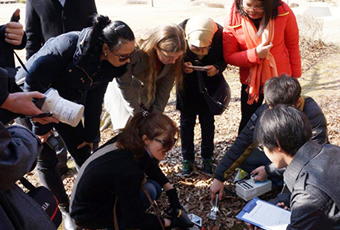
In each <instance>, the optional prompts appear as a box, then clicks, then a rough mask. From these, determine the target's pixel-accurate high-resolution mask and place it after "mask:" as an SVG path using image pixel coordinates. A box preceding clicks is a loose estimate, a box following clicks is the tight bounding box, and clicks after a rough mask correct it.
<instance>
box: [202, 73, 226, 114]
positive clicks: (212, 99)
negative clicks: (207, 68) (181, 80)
mask: <svg viewBox="0 0 340 230" xmlns="http://www.w3.org/2000/svg"><path fill="white" fill-rule="evenodd" d="M197 77H198V87H199V91H200V93H202V94H203V96H204V99H205V101H206V102H207V104H208V107H209V110H210V112H211V113H212V114H213V115H221V114H222V113H223V112H224V110H226V108H227V107H228V105H229V102H230V97H231V93H230V87H229V85H228V83H227V81H226V80H225V79H224V77H223V80H222V82H221V84H220V85H219V87H218V89H217V90H216V91H215V92H213V93H210V92H208V89H207V88H206V87H205V84H204V80H203V76H202V73H201V72H200V71H197Z"/></svg>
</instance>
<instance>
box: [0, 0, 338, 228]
mask: <svg viewBox="0 0 340 230" xmlns="http://www.w3.org/2000/svg"><path fill="white" fill-rule="evenodd" d="M293 2H296V3H298V4H299V5H300V6H299V8H294V12H296V14H297V15H303V14H307V13H308V12H312V11H310V10H311V7H327V8H328V9H329V12H330V15H327V14H326V15H321V16H318V18H319V19H322V20H323V21H324V25H323V35H324V38H323V40H324V41H326V42H327V44H328V43H330V42H332V43H335V44H337V45H339V44H340V39H339V33H340V10H339V9H340V8H339V6H337V5H333V4H331V5H330V4H327V3H320V2H307V1H305V0H296V1H292V0H290V1H289V3H293ZM96 3H97V8H98V12H99V13H101V14H104V15H108V16H109V17H110V18H111V19H112V20H122V21H125V22H126V23H127V24H129V25H130V26H131V28H132V29H133V31H134V32H135V34H136V35H137V36H138V35H140V34H142V33H143V32H144V31H145V30H146V29H148V28H151V27H153V26H156V25H159V24H162V23H170V22H172V23H179V22H181V21H182V20H184V19H186V18H189V17H191V16H194V15H205V16H208V17H211V18H212V19H214V20H215V21H216V22H218V23H220V24H223V21H224V18H225V17H226V15H227V14H228V9H229V8H230V5H231V3H232V0H223V1H222V0H214V1H209V0H206V1H204V0H202V1H195V0H172V1H169V0H154V1H153V4H154V7H151V1H144V0H127V1H125V0H117V1H112V0H97V1H96ZM132 3H135V4H132ZM136 3H139V4H136ZM145 3H146V4H145ZM16 8H20V9H21V11H22V16H21V18H22V23H23V22H24V18H25V15H24V11H25V5H24V4H6V5H0V25H1V24H4V23H6V22H7V20H8V19H9V18H10V16H11V12H13V11H14V10H15V9H16ZM312 10H313V8H312ZM306 12H307V13H306ZM327 12H328V11H327ZM308 14H309V13H308ZM312 53H313V52H312ZM315 53H317V52H316V51H315ZM19 54H20V56H21V57H24V55H25V53H24V51H21V52H19ZM304 58H305V59H304V60H305V62H304V63H307V62H308V61H310V60H309V59H311V58H312V55H311V56H307V57H304ZM313 60H316V61H313V62H311V63H312V64H311V65H308V67H306V64H304V67H305V68H304V69H305V72H304V73H303V76H302V77H301V78H300V83H301V85H302V86H303V93H304V94H305V95H309V96H312V97H313V98H314V99H315V100H316V101H317V103H318V104H319V105H320V107H321V108H322V110H323V111H324V113H325V116H326V119H327V122H328V133H329V139H330V142H331V143H332V144H336V145H340V115H339V107H340V80H339V77H338V75H339V73H340V62H339V60H340V53H339V50H335V49H332V51H330V52H324V53H320V54H319V53H318V55H317V57H314V56H313ZM225 78H226V80H227V81H228V83H229V85H230V87H231V91H232V98H231V102H230V105H229V109H228V110H227V111H225V112H224V113H223V114H222V115H221V116H216V117H215V126H216V131H215V156H214V160H215V164H217V163H218V162H219V161H220V159H221V158H222V157H223V155H224V154H225V152H226V151H227V150H228V148H230V146H231V145H232V144H233V142H234V140H235V138H236V135H237V129H238V125H239V121H240V82H239V78H238V74H236V73H233V72H232V71H226V72H225ZM175 100H176V98H175V96H174V92H173V93H172V96H171V98H170V100H169V103H168V106H167V108H166V112H165V113H166V114H167V115H169V116H170V117H171V118H172V119H174V120H175V121H176V122H177V124H179V112H178V111H176V109H175ZM112 135H113V133H112V130H111V129H107V130H105V131H104V132H103V133H102V138H103V142H105V141H106V140H108V139H109V138H110V137H111V136H112ZM200 144H201V135H200V127H199V125H197V126H196V128H195V149H196V152H197V153H196V156H197V158H196V164H197V171H196V173H195V174H194V176H193V177H192V178H189V179H187V178H182V177H181V175H180V170H181V160H182V158H181V153H180V143H177V144H176V146H175V147H174V149H173V150H171V151H170V152H169V154H168V156H167V158H166V159H165V161H163V162H162V163H161V167H162V170H163V171H164V173H165V174H167V176H168V177H169V179H170V180H171V181H172V182H173V184H174V185H175V186H176V187H177V189H178V191H179V194H180V199H181V202H182V204H183V205H184V207H185V208H186V209H187V210H188V212H193V213H195V214H197V215H200V216H201V217H202V218H203V219H204V226H206V227H207V228H208V229H243V228H244V226H243V225H242V224H241V223H240V222H239V221H238V220H236V219H235V215H236V214H237V213H238V212H239V211H240V210H241V208H242V207H243V205H244V204H245V202H244V201H243V200H241V199H240V198H237V197H233V196H231V195H227V196H225V199H224V200H223V201H222V202H221V203H220V210H221V212H220V214H219V216H218V220H217V221H216V222H212V221H209V220H208V214H209V211H210V205H209V186H210V184H211V179H209V178H208V177H206V176H205V175H203V174H202V173H200V164H201V158H200ZM70 167H73V164H72V162H70ZM75 177H76V170H75V169H74V168H73V169H72V170H71V171H70V172H69V173H68V174H67V175H66V176H65V177H64V185H65V187H66V189H67V193H68V194H69V195H70V194H71V191H72V186H73V183H74V180H75ZM29 178H30V179H31V180H33V181H35V184H38V183H39V182H38V180H37V176H36V175H35V173H31V174H30V175H29ZM226 185H227V187H228V188H229V189H233V186H234V185H233V184H232V183H231V181H228V182H227V183H226ZM264 198H265V199H266V198H269V197H264ZM161 200H162V201H165V200H166V199H165V198H164V197H162V198H161Z"/></svg>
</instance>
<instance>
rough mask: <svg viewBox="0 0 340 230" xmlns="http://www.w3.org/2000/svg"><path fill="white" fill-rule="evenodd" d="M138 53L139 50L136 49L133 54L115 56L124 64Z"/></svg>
mask: <svg viewBox="0 0 340 230" xmlns="http://www.w3.org/2000/svg"><path fill="white" fill-rule="evenodd" d="M136 53H137V50H136V49H135V50H134V51H133V52H132V53H130V54H128V55H120V54H115V53H113V55H115V56H117V57H119V61H120V62H123V61H126V60H127V59H129V58H132V56H133V55H135V54H136Z"/></svg>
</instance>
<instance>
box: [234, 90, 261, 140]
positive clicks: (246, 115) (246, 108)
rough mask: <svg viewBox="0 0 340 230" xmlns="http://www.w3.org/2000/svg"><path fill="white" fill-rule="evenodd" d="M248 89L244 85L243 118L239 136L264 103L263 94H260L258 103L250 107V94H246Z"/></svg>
mask: <svg viewBox="0 0 340 230" xmlns="http://www.w3.org/2000/svg"><path fill="white" fill-rule="evenodd" d="M247 87H248V86H247V85H242V89H241V114H242V118H241V122H240V126H239V128H238V134H240V133H241V132H242V130H243V129H244V127H246V125H247V123H248V121H249V120H250V118H251V115H253V113H255V111H256V110H257V109H258V108H259V107H260V106H261V105H262V102H263V93H260V98H259V100H258V102H255V101H254V103H253V104H252V105H248V103H247V101H248V93H247V92H246V89H247ZM260 90H261V89H260Z"/></svg>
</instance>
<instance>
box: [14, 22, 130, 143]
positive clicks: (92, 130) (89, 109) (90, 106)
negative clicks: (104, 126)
mask: <svg viewBox="0 0 340 230" xmlns="http://www.w3.org/2000/svg"><path fill="white" fill-rule="evenodd" d="M91 31H92V29H91V28H86V29H84V30H82V31H81V32H69V33H66V34H62V35H60V36H58V37H56V38H51V39H50V40H48V41H47V42H46V43H45V45H44V46H43V47H42V48H41V49H40V50H39V51H38V52H37V53H36V54H35V55H33V56H32V57H31V58H30V59H29V60H28V62H27V63H26V67H27V69H28V70H29V72H30V75H28V74H27V73H26V71H25V70H23V69H21V70H20V71H19V72H18V77H19V78H23V77H25V78H26V82H25V86H24V88H25V91H34V90H37V91H40V92H45V91H46V90H47V89H48V88H51V87H53V88H55V89H57V90H58V92H59V94H60V96H62V97H63V98H66V99H68V100H71V101H77V102H79V103H82V104H84V106H85V113H84V117H85V133H84V134H83V135H84V141H86V142H93V140H94V139H95V138H96V136H97V133H98V130H99V123H100V114H101V111H102V103H103V98H104V94H105V91H106V87H107V85H108V83H109V82H110V81H112V80H113V78H115V77H120V76H121V75H122V74H123V73H125V71H126V65H124V66H121V67H114V66H113V65H111V64H110V63H109V62H107V61H102V62H99V57H92V55H84V53H83V52H84V49H85V48H86V46H87V44H88V40H89V39H90V34H91ZM51 128H52V124H48V125H41V124H39V123H36V124H35V126H34V132H35V133H36V134H38V135H43V134H46V133H47V132H48V131H49V130H50V129H51Z"/></svg>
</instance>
